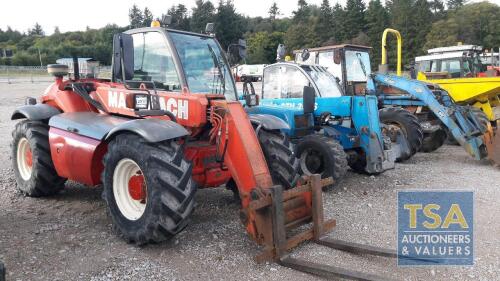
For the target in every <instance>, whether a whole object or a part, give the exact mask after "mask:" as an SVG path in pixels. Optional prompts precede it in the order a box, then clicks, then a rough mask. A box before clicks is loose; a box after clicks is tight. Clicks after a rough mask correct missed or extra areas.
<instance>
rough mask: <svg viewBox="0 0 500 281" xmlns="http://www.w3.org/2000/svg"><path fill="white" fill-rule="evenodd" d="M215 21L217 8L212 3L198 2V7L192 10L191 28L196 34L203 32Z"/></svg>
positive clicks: (199, 0) (200, 0) (198, 0)
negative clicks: (208, 24)
mask: <svg viewBox="0 0 500 281" xmlns="http://www.w3.org/2000/svg"><path fill="white" fill-rule="evenodd" d="M214 20H215V7H214V5H213V4H212V2H210V1H203V0H196V6H195V7H193V9H192V16H191V19H190V28H191V31H194V32H203V31H204V30H205V26H206V25H207V23H209V22H214Z"/></svg>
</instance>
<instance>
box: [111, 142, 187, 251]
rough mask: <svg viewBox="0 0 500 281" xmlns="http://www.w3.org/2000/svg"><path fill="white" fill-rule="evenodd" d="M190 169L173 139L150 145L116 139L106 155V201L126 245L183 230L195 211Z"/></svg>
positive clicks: (156, 238) (172, 234) (159, 239)
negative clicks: (126, 241)
mask: <svg viewBox="0 0 500 281" xmlns="http://www.w3.org/2000/svg"><path fill="white" fill-rule="evenodd" d="M191 171H192V165H191V163H189V162H187V161H186V160H185V159H184V153H183V149H182V147H181V146H180V145H179V144H178V143H176V142H175V141H173V140H167V141H163V142H159V143H148V142H146V141H145V140H144V139H143V138H141V137H139V136H137V135H130V134H125V135H119V136H117V137H116V138H115V139H113V140H112V141H111V142H110V143H109V145H108V152H107V153H106V155H105V156H104V172H103V175H102V182H103V184H104V194H103V195H104V199H105V200H106V202H107V205H108V210H109V213H110V215H111V218H112V220H113V222H114V224H115V226H116V228H117V229H118V231H119V232H120V233H121V234H122V235H123V236H124V238H125V239H126V240H128V241H129V242H134V243H137V244H145V243H149V242H161V241H165V240H168V239H170V238H171V237H173V236H174V235H175V234H177V233H179V232H180V231H181V230H183V229H184V228H185V227H186V225H187V223H188V220H189V217H190V215H191V213H192V212H193V207H194V195H195V193H196V187H195V183H194V182H193V180H192V178H191Z"/></svg>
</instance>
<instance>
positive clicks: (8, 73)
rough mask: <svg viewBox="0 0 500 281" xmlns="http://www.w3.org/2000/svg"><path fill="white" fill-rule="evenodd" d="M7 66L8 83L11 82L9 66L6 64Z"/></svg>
mask: <svg viewBox="0 0 500 281" xmlns="http://www.w3.org/2000/svg"><path fill="white" fill-rule="evenodd" d="M6 68H7V84H10V77H9V66H6Z"/></svg>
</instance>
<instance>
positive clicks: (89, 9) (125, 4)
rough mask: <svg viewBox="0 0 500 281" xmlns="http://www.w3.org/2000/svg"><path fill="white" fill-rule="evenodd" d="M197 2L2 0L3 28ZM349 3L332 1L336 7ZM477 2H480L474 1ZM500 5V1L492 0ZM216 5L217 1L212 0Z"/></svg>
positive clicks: (251, 2) (262, 11) (241, 3)
mask: <svg viewBox="0 0 500 281" xmlns="http://www.w3.org/2000/svg"><path fill="white" fill-rule="evenodd" d="M195 1H196V0H184V1H180V0H142V1H140V0H85V1H68V0H65V1H62V0H48V1H43V0H24V1H23V0H2V4H1V5H0V28H1V29H3V30H5V29H6V28H7V26H11V27H12V28H13V29H16V30H20V31H27V30H28V29H29V28H31V27H32V26H33V25H34V23H35V22H38V23H39V24H40V25H41V26H42V27H43V29H44V30H45V32H46V33H47V34H51V33H52V32H53V30H54V27H55V26H58V27H59V29H60V30H61V32H65V31H75V30H84V29H85V28H86V27H87V26H89V27H91V28H100V27H103V26H105V25H106V24H108V23H116V24H118V25H121V26H125V25H127V24H128V10H129V8H130V7H131V6H132V5H133V4H134V3H136V4H137V5H138V6H139V7H140V8H141V9H144V7H146V6H147V7H148V8H149V9H150V10H151V11H152V12H153V15H154V16H155V17H157V16H158V17H159V16H161V14H162V13H166V12H167V10H168V8H170V7H171V6H172V5H173V4H175V5H177V4H179V3H182V4H184V5H186V6H187V7H188V8H189V10H190V11H191V7H193V6H194V3H195ZM345 1H346V0H330V4H331V5H334V4H335V3H337V2H339V3H341V4H344V3H345ZM368 1H369V0H365V3H366V2H368ZM473 1H475V2H477V1H479V0H473ZM489 1H490V2H493V3H497V4H499V5H500V0H489ZM272 2H273V1H272V0H234V5H235V7H236V10H237V12H239V13H241V14H244V15H248V16H262V17H265V16H267V11H268V10H269V7H270V6H271V4H272ZM276 2H277V3H278V7H279V8H280V10H281V12H282V14H283V16H290V15H291V14H292V11H293V10H295V9H296V7H297V0H276ZM307 2H308V3H309V4H317V5H320V4H321V2H322V0H307ZM212 3H214V4H215V5H217V3H218V0H212Z"/></svg>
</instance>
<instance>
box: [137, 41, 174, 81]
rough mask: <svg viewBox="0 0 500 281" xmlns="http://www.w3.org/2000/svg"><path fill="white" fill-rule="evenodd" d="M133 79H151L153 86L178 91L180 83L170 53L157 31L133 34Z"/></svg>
mask: <svg viewBox="0 0 500 281" xmlns="http://www.w3.org/2000/svg"><path fill="white" fill-rule="evenodd" d="M132 36H133V39H134V77H133V79H132V80H134V81H151V82H154V84H155V87H156V88H159V89H163V90H167V91H180V89H181V84H180V80H179V76H178V75H177V71H176V70H175V65H174V60H173V58H172V53H171V52H170V49H169V48H168V46H167V43H166V41H165V40H164V38H163V35H162V34H161V33H159V32H146V33H136V34H133V35H132Z"/></svg>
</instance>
